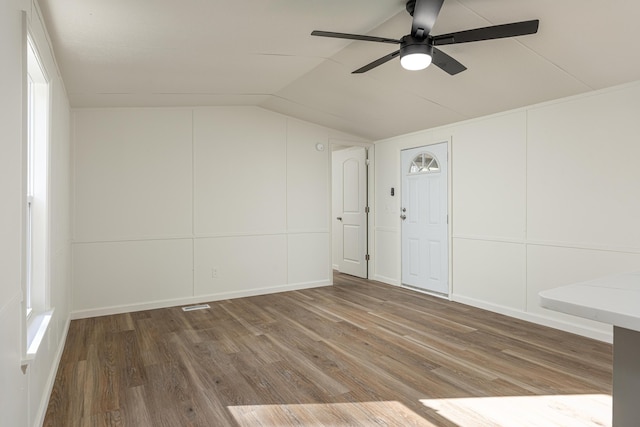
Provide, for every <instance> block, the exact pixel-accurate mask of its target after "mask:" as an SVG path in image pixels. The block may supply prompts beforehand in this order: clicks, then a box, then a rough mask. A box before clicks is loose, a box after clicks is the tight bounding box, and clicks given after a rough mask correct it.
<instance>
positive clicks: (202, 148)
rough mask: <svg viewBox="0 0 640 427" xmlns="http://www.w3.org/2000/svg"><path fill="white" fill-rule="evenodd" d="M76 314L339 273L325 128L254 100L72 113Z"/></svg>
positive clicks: (326, 279) (255, 289)
mask: <svg viewBox="0 0 640 427" xmlns="http://www.w3.org/2000/svg"><path fill="white" fill-rule="evenodd" d="M73 129H74V184H75V210H74V212H75V218H74V231H73V233H74V238H73V260H74V263H73V264H74V268H73V289H74V292H73V310H74V316H75V317H86V316H92V315H96V314H101V313H114V312H120V311H130V310H136V309H143V308H148V307H160V306H168V305H180V304H187V303H192V302H196V301H208V300H215V299H221V298H231V297H238V296H244V295H253V294H258V293H269V292H277V291H283V290H288V289H296V288H303V287H311V286H321V285H327V284H330V283H331V281H332V277H331V274H330V273H331V264H330V229H329V227H330V221H329V215H330V207H331V205H330V203H331V198H330V193H331V191H330V179H331V177H330V168H329V159H330V157H329V156H330V150H328V149H325V150H324V151H318V150H316V144H317V143H319V142H320V143H323V144H324V146H325V147H328V141H329V138H330V137H331V138H333V137H343V135H342V134H340V133H338V132H334V131H332V130H330V129H326V128H322V127H319V126H315V125H312V124H309V123H305V122H302V121H299V120H294V119H291V118H288V117H286V116H282V115H279V114H276V113H272V112H269V111H266V110H263V109H260V108H256V107H212V108H194V109H189V108H176V109H171V108H162V109H79V110H75V111H74V113H73Z"/></svg>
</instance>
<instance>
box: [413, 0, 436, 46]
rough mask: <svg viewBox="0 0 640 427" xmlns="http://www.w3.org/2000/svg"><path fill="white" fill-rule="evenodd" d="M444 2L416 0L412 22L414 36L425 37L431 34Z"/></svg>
mask: <svg viewBox="0 0 640 427" xmlns="http://www.w3.org/2000/svg"><path fill="white" fill-rule="evenodd" d="M442 3H444V0H416V4H415V8H414V9H413V22H412V23H411V35H412V36H414V37H418V38H424V37H426V36H428V35H429V33H430V32H431V29H432V28H433V24H435V22H436V18H437V17H438V14H439V13H440V9H441V8H442Z"/></svg>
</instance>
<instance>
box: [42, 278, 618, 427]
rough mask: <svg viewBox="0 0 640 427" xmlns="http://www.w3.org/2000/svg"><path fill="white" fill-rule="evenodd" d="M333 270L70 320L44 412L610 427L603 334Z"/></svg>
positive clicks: (69, 417)
mask: <svg viewBox="0 0 640 427" xmlns="http://www.w3.org/2000/svg"><path fill="white" fill-rule="evenodd" d="M334 277H335V278H334V280H335V285H334V286H331V287H325V288H317V289H309V290H303V291H294V292H286V293H280V294H272V295H264V296H257V297H250V298H242V299H236V300H227V301H219V302H212V303H210V305H211V309H209V310H203V311H193V312H186V313H185V312H183V311H182V310H181V308H180V307H175V308H168V309H160V310H149V311H142V312H135V313H127V314H121V315H113V316H104V317H98V318H91V319H83V320H75V321H73V322H72V323H71V326H70V330H69V335H68V338H67V342H66V345H65V350H64V353H63V356H62V360H61V363H60V368H59V370H58V373H57V376H56V381H55V385H54V387H53V392H52V395H51V399H50V402H49V407H48V410H47V415H46V419H45V423H44V425H45V426H64V427H66V426H125V425H126V426H154V427H155V426H167V427H175V426H369V425H385V426H411V425H415V426H482V427H485V426H525V425H532V426H534V425H540V426H545V427H546V426H551V425H561V426H569V425H576V426H578V425H579V426H590V425H594V426H596V425H597V426H600V425H610V423H611V421H610V417H611V412H610V411H611V400H610V394H611V366H612V348H611V346H610V345H608V344H605V343H601V342H598V341H594V340H590V339H586V338H582V337H579V336H576V335H571V334H568V333H564V332H561V331H557V330H554V329H549V328H545V327H542V326H538V325H534V324H530V323H527V322H523V321H520V320H516V319H513V318H509V317H505V316H501V315H497V314H494V313H490V312H487V311H483V310H480V309H475V308H472V307H468V306H465V305H461V304H457V303H452V302H448V301H445V300H442V299H439V298H435V297H430V296H427V295H423V294H420V293H416V292H413V291H410V290H405V289H401V288H397V287H393V286H388V285H385V284H381V283H378V282H373V281H365V280H360V279H356V278H353V277H350V276H346V275H342V274H336V275H335V276H334Z"/></svg>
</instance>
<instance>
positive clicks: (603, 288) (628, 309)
mask: <svg viewBox="0 0 640 427" xmlns="http://www.w3.org/2000/svg"><path fill="white" fill-rule="evenodd" d="M540 305H542V307H545V308H548V309H550V310H554V311H559V312H562V313H567V314H572V315H574V316H578V317H583V318H585V319H591V320H596V321H598V322H603V323H608V324H611V325H614V326H619V327H622V328H626V329H631V330H634V331H640V272H636V273H625V274H618V275H615V276H607V277H602V278H599V279H595V280H589V281H586V282H580V283H574V284H572V285H566V286H560V287H558V288H553V289H548V290H546V291H542V292H540Z"/></svg>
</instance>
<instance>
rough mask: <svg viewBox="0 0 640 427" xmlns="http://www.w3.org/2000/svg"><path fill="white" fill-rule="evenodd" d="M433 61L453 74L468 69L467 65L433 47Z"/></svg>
mask: <svg viewBox="0 0 640 427" xmlns="http://www.w3.org/2000/svg"><path fill="white" fill-rule="evenodd" d="M431 62H432V63H433V64H434V65H435V66H437V67H439V68H440V69H442V70H443V71H446V72H447V73H449V74H450V75H452V76H455V75H456V74H458V73H461V72H463V71H464V70H466V69H467V67H465V66H464V65H462V64H461V63H459V62H458V61H456V60H455V59H453V58H452V57H450V56H449V55H447V54H446V53H444V52H443V51H441V50H439V49H436V48H433V58H432V61H431Z"/></svg>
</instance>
